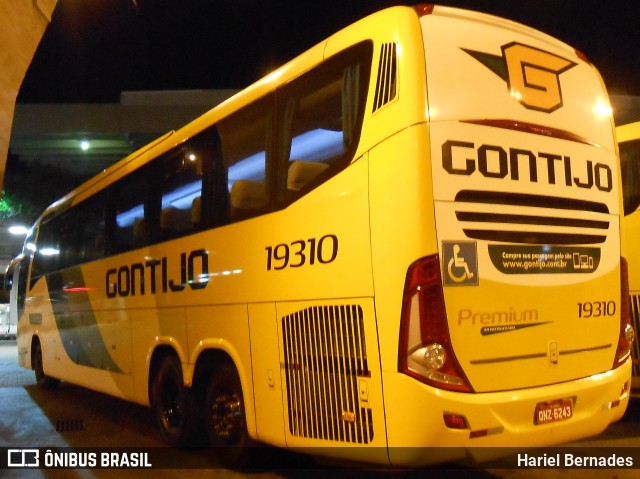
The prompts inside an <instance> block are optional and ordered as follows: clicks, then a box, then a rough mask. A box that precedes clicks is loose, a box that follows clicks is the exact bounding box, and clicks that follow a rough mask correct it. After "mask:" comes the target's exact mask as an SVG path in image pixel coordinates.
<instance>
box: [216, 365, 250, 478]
mask: <svg viewBox="0 0 640 479" xmlns="http://www.w3.org/2000/svg"><path fill="white" fill-rule="evenodd" d="M205 414H206V428H207V434H208V436H209V443H210V445H211V446H212V447H213V448H215V451H216V454H217V455H218V458H219V459H220V462H221V463H222V465H223V466H225V467H228V468H232V469H239V468H243V467H247V466H248V465H249V464H250V463H251V462H252V460H253V458H254V457H255V454H254V449H255V446H256V444H255V443H254V441H253V440H252V439H251V437H250V436H249V432H248V431H247V421H246V412H245V406H244V398H243V396H242V386H241V384H240V377H239V376H238V371H237V370H236V368H235V367H234V366H233V365H232V364H224V365H223V366H221V367H220V368H218V369H217V370H216V371H214V373H213V375H212V376H211V379H210V381H209V384H208V387H207V395H206V402H205Z"/></svg>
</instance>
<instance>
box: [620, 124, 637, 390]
mask: <svg viewBox="0 0 640 479" xmlns="http://www.w3.org/2000/svg"><path fill="white" fill-rule="evenodd" d="M616 137H617V140H618V149H619V152H620V168H621V170H622V190H623V196H624V200H623V204H624V215H623V217H622V220H621V231H622V255H623V257H624V258H626V260H627V262H628V263H629V292H630V295H631V317H632V321H633V326H634V328H635V330H636V331H638V328H640V213H639V212H638V207H640V121H637V122H635V123H628V124H626V125H620V126H618V127H617V128H616ZM632 358H633V368H632V371H633V383H634V387H640V344H639V343H638V341H635V343H634V345H633V348H632Z"/></svg>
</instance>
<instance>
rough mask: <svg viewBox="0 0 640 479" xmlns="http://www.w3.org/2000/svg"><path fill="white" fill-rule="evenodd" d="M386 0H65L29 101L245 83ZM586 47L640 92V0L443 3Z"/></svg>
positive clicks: (35, 70) (621, 85) (624, 86)
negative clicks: (489, 15) (495, 16)
mask: <svg viewBox="0 0 640 479" xmlns="http://www.w3.org/2000/svg"><path fill="white" fill-rule="evenodd" d="M415 3H416V2H410V3H407V2H398V1H389V0H387V1H385V0H340V1H337V0H319V1H308V0H264V1H252V0H91V1H87V0H59V1H58V5H57V7H56V10H55V11H54V14H53V20H52V23H51V25H50V26H49V28H48V29H47V31H46V32H45V35H44V37H43V39H42V41H41V43H40V46H39V48H38V50H37V52H36V55H35V57H34V59H33V62H32V64H31V67H30V68H29V70H28V72H27V75H26V78H25V81H24V83H23V86H22V89H21V91H20V94H19V96H18V102H22V103H58V102H72V103H75V102H97V103H99V102H118V99H119V96H120V92H121V91H137V90H189V89H215V88H243V87H245V86H247V85H249V84H250V83H252V82H253V81H255V80H257V79H258V78H260V77H262V76H264V75H265V74H266V73H268V72H269V71H271V70H272V69H273V68H275V67H277V66H279V65H281V64H283V63H284V62H286V61H288V60H290V59H291V58H293V57H295V56H296V55H298V54H299V53H302V52H303V51H304V50H306V49H308V48H309V47H311V46H313V45H315V44H316V43H318V42H319V41H321V40H322V39H324V38H325V37H327V36H329V35H331V34H332V33H334V32H335V31H337V30H339V29H340V28H342V27H344V26H346V25H348V24H350V23H352V22H353V21H355V20H357V19H359V18H361V17H363V16H365V15H367V14H369V13H372V12H374V11H376V10H380V9H382V8H385V7H388V6H392V5H397V4H409V5H412V4H415ZM437 3H440V4H443V5H452V6H460V7H464V8H469V9H472V10H478V11H482V12H487V13H492V14H495V15H499V16H502V17H505V18H509V19H511V20H516V21H519V22H522V23H525V24H527V25H529V26H532V27H535V28H537V29H539V30H542V31H544V32H546V33H549V34H551V35H553V36H555V37H557V38H559V39H561V40H563V41H564V42H566V43H568V44H570V45H572V46H574V47H575V48H577V49H579V50H581V51H582V52H584V53H585V54H586V55H587V57H588V58H589V59H590V60H591V62H592V63H593V64H595V65H596V67H598V69H599V70H600V72H601V73H602V75H603V77H604V79H605V83H606V84H607V87H608V88H609V91H610V93H612V94H630V95H640V2H637V1H636V0H581V1H578V0H442V1H440V2H437Z"/></svg>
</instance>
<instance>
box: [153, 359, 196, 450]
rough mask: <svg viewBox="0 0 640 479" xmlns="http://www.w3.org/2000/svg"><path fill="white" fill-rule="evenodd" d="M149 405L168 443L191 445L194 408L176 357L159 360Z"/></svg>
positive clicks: (180, 445)
mask: <svg viewBox="0 0 640 479" xmlns="http://www.w3.org/2000/svg"><path fill="white" fill-rule="evenodd" d="M151 404H152V407H153V411H154V414H155V416H156V420H157V422H158V425H159V426H160V432H161V433H162V436H163V437H164V439H165V440H166V441H167V443H169V444H170V445H171V446H174V447H184V446H188V445H190V441H191V440H192V438H193V430H194V427H193V422H194V418H193V416H194V413H195V407H194V406H193V404H192V399H191V395H190V391H189V390H188V389H187V388H186V387H185V385H184V381H183V379H182V366H181V365H180V361H179V360H178V358H176V357H175V356H167V357H166V358H164V359H163V360H162V362H161V364H160V367H159V368H158V372H157V373H156V375H155V377H154V379H153V383H152V384H151Z"/></svg>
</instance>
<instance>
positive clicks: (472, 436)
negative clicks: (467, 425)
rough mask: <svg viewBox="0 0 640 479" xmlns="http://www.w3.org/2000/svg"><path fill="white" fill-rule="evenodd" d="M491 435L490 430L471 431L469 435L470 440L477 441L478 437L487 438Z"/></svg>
mask: <svg viewBox="0 0 640 479" xmlns="http://www.w3.org/2000/svg"><path fill="white" fill-rule="evenodd" d="M488 434H489V430H488V429H480V430H479V431H471V432H470V433H469V439H475V438H476V437H485V436H487V435H488Z"/></svg>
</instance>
